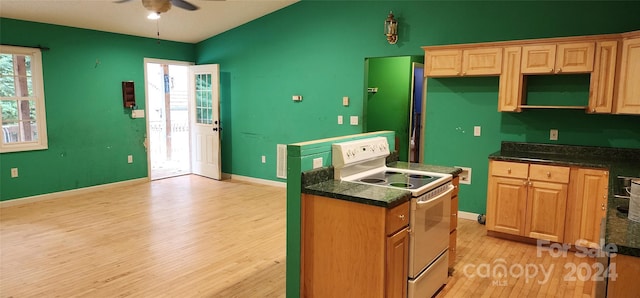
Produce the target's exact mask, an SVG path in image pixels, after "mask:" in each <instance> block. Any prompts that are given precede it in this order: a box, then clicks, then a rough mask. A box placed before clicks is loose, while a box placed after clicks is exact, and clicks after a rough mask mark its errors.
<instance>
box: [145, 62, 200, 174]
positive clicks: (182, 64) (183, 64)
mask: <svg viewBox="0 0 640 298" xmlns="http://www.w3.org/2000/svg"><path fill="white" fill-rule="evenodd" d="M148 63H155V64H167V65H180V66H187V67H188V66H192V65H194V64H195V63H193V62H187V61H177V60H165V59H155V58H144V60H143V65H142V68H143V69H144V106H145V109H147V112H146V113H145V114H146V116H145V122H146V126H147V135H146V136H145V138H144V147H145V150H146V151H147V180H148V181H151V150H149V136H150V133H151V131H150V130H149V127H150V126H149V117H148V115H149V111H148V107H149V90H147V86H148V85H149V82H148V77H147V64H148ZM190 104H191V102H189V100H187V109H188V110H189V125H191V117H193V115H191V107H190ZM189 143H191V135H189ZM189 154H191V150H189ZM189 167H191V165H189ZM189 173H191V170H190V171H189Z"/></svg>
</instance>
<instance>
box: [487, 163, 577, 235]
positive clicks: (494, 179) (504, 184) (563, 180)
mask: <svg viewBox="0 0 640 298" xmlns="http://www.w3.org/2000/svg"><path fill="white" fill-rule="evenodd" d="M568 182H569V168H567V167H559V166H547V165H529V164H526V163H514V162H503V161H490V163H489V187H488V190H487V229H488V230H490V231H496V232H500V233H506V234H512V235H518V236H525V237H530V238H536V239H545V240H549V241H562V239H563V236H564V221H565V211H566V202H567V187H568V186H567V184H568Z"/></svg>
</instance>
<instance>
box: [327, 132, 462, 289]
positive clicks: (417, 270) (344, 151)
mask: <svg viewBox="0 0 640 298" xmlns="http://www.w3.org/2000/svg"><path fill="white" fill-rule="evenodd" d="M389 154H390V151H389V144H388V142H387V139H386V138H385V137H373V138H367V139H360V140H355V141H349V142H342V143H335V144H333V145H332V164H333V167H334V176H335V179H336V180H342V181H349V182H354V183H361V184H368V185H371V186H372V187H389V188H395V189H404V190H407V191H410V192H411V195H412V198H411V212H410V214H409V230H410V232H409V235H410V236H409V272H408V297H409V298H412V297H431V296H433V295H434V294H435V293H436V292H437V291H438V289H439V288H440V287H442V286H443V285H444V284H446V282H447V277H448V270H447V267H448V263H449V261H448V257H449V255H448V248H449V221H450V216H449V213H450V206H451V193H452V191H453V185H452V184H451V180H452V176H451V175H450V174H444V173H434V172H425V171H416V170H407V169H399V168H392V167H387V166H386V157H387V156H388V155H389Z"/></svg>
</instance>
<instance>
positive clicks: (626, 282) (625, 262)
mask: <svg viewBox="0 0 640 298" xmlns="http://www.w3.org/2000/svg"><path fill="white" fill-rule="evenodd" d="M612 264H615V269H616V270H615V273H616V277H615V278H613V277H609V281H608V282H607V297H613V298H627V297H628V298H633V297H638V293H640V283H639V282H638V276H640V257H633V256H627V255H621V254H617V255H616V256H615V257H611V258H610V260H609V266H611V265H612Z"/></svg>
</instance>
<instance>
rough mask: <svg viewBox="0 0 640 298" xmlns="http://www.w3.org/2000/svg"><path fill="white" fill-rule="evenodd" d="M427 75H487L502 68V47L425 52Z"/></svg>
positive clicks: (493, 73)
mask: <svg viewBox="0 0 640 298" xmlns="http://www.w3.org/2000/svg"><path fill="white" fill-rule="evenodd" d="M424 65H425V66H424V69H425V76H427V77H455V76H486V75H498V74H500V72H501V70H502V48H478V49H465V50H434V51H428V52H425V56H424Z"/></svg>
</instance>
